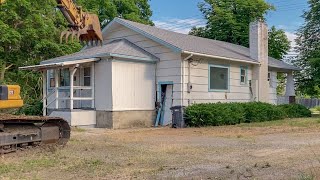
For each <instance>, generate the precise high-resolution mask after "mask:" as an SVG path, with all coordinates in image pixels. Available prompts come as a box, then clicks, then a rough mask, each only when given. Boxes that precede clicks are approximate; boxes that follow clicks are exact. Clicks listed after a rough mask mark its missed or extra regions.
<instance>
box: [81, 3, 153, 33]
mask: <svg viewBox="0 0 320 180" xmlns="http://www.w3.org/2000/svg"><path fill="white" fill-rule="evenodd" d="M148 2H149V0H90V1H88V0H77V4H79V5H82V6H83V7H84V9H85V10H87V11H89V12H92V13H96V14H98V16H99V19H100V22H101V23H102V27H104V26H105V25H107V24H108V23H109V22H110V21H111V20H113V18H115V17H121V18H124V19H128V20H131V21H135V22H139V23H143V24H149V25H153V22H152V21H151V19H150V18H151V16H152V11H151V9H150V5H149V3H148Z"/></svg>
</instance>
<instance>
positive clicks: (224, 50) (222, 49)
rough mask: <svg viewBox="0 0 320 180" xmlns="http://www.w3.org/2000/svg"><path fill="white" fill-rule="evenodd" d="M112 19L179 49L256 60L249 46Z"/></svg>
mask: <svg viewBox="0 0 320 180" xmlns="http://www.w3.org/2000/svg"><path fill="white" fill-rule="evenodd" d="M114 21H115V22H118V23H120V24H122V25H124V26H127V27H129V28H134V29H138V30H139V31H143V32H144V33H146V34H148V35H151V36H153V37H155V38H157V39H160V40H161V41H164V42H166V43H168V44H170V45H172V46H174V47H176V48H178V49H179V50H181V51H189V52H194V53H202V54H206V55H212V56H220V57H225V58H230V59H239V60H243V61H251V62H257V61H256V60H254V59H252V58H250V50H249V48H246V47H243V46H240V45H235V44H231V43H227V42H223V41H217V40H212V39H206V38H201V37H196V36H192V35H186V34H181V33H177V32H172V31H168V30H164V29H160V28H157V27H153V26H149V25H144V24H140V23H136V22H132V21H128V20H124V19H120V18H115V20H114ZM269 66H270V67H274V68H279V69H288V70H299V68H297V67H295V66H292V65H289V64H287V63H284V62H281V61H279V60H276V59H274V58H269Z"/></svg>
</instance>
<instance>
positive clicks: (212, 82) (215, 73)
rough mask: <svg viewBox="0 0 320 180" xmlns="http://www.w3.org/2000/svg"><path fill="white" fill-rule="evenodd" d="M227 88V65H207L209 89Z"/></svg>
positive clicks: (226, 89) (221, 89)
mask: <svg viewBox="0 0 320 180" xmlns="http://www.w3.org/2000/svg"><path fill="white" fill-rule="evenodd" d="M228 90H229V67H227V66H217V65H209V91H228Z"/></svg>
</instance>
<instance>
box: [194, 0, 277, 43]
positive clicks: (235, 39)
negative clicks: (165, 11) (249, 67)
mask: <svg viewBox="0 0 320 180" xmlns="http://www.w3.org/2000/svg"><path fill="white" fill-rule="evenodd" d="M199 8H200V11H201V12H202V13H203V15H204V17H205V18H206V19H207V24H206V26H205V27H204V28H200V29H199V28H195V27H194V28H193V29H192V30H191V32H190V34H191V35H196V36H200V37H205V38H210V39H215V40H221V41H225V42H230V43H233V44H239V45H242V46H246V47H249V24H250V22H253V21H255V20H258V19H264V15H265V14H266V13H267V12H268V11H269V10H273V9H274V7H273V6H272V5H270V4H268V3H266V2H265V1H264V0H204V2H202V3H200V4H199Z"/></svg>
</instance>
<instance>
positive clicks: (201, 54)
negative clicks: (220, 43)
mask: <svg viewBox="0 0 320 180" xmlns="http://www.w3.org/2000/svg"><path fill="white" fill-rule="evenodd" d="M182 53H184V54H192V55H195V56H203V57H209V58H216V59H223V60H229V61H235V62H245V63H249V64H258V65H260V63H259V62H253V61H247V60H242V59H235V58H227V57H222V56H214V55H208V54H203V53H195V52H190V51H182Z"/></svg>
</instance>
